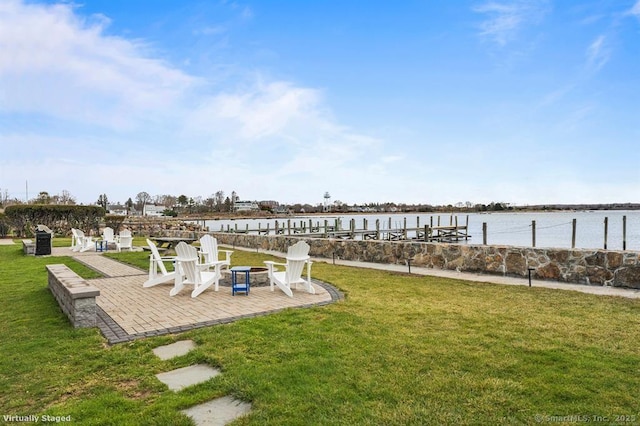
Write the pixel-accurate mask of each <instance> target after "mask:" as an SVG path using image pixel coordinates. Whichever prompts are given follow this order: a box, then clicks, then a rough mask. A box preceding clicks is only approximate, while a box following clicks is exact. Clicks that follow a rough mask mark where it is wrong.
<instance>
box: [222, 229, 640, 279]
mask: <svg viewBox="0 0 640 426" xmlns="http://www.w3.org/2000/svg"><path fill="white" fill-rule="evenodd" d="M212 235H213V236H215V237H216V238H217V239H218V242H220V243H221V244H228V245H236V246H240V247H249V248H260V249H262V250H273V251H278V252H286V251H287V248H288V247H289V246H291V245H293V244H295V243H296V242H297V241H298V240H300V239H301V238H297V237H294V236H265V235H250V234H228V233H221V232H213V233H212ZM304 240H305V241H306V242H307V243H309V245H310V246H311V250H310V254H311V255H312V256H315V257H324V258H327V259H332V258H333V257H334V256H335V258H336V259H343V260H352V261H359V262H374V263H390V264H402V265H404V264H406V263H407V261H410V262H411V265H412V266H418V267H426V268H434V269H448V270H456V271H461V272H476V273H487V274H499V275H508V276H517V277H527V276H528V275H529V268H531V269H532V271H531V277H532V278H535V279H541V280H550V281H560V282H567V283H577V284H587V285H605V286H614V287H627V288H635V289H640V252H635V251H614V250H597V249H593V250H585V249H579V250H578V249H573V250H571V249H559V248H546V249H545V248H529V247H511V246H483V245H462V244H443V243H425V242H413V241H375V240H367V241H357V240H355V241H354V240H335V239H327V238H304Z"/></svg>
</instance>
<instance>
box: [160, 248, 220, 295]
mask: <svg viewBox="0 0 640 426" xmlns="http://www.w3.org/2000/svg"><path fill="white" fill-rule="evenodd" d="M176 253H177V255H178V256H177V257H176V263H177V265H176V269H177V270H178V274H177V275H176V279H175V281H174V287H173V288H172V289H171V291H170V292H169V295H171V296H175V295H176V294H178V293H179V292H180V291H181V290H182V289H183V288H184V287H185V285H193V291H192V292H191V297H197V296H198V295H199V294H200V293H202V292H203V291H205V290H206V289H208V288H209V287H211V286H212V285H213V286H214V290H215V291H218V283H219V281H220V276H221V275H222V274H221V266H222V265H221V264H220V263H218V264H216V265H215V266H214V269H213V272H209V271H203V270H202V268H201V265H200V264H199V263H198V250H196V248H195V247H193V246H190V245H188V244H187V243H185V242H184V241H181V242H179V243H178V245H177V246H176Z"/></svg>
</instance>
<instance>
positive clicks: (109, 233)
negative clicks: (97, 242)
mask: <svg viewBox="0 0 640 426" xmlns="http://www.w3.org/2000/svg"><path fill="white" fill-rule="evenodd" d="M102 241H104V244H106V245H107V248H109V244H112V245H116V236H115V234H114V232H113V228H110V227H108V226H107V227H106V228H104V229H103V230H102Z"/></svg>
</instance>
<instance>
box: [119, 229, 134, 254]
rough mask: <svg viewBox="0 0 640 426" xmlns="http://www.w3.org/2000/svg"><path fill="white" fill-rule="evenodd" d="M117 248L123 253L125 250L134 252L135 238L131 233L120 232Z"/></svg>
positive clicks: (126, 231) (126, 230)
mask: <svg viewBox="0 0 640 426" xmlns="http://www.w3.org/2000/svg"><path fill="white" fill-rule="evenodd" d="M116 248H117V249H118V251H122V249H123V248H124V249H129V250H133V236H132V235H131V231H129V230H128V229H125V230H123V231H122V232H120V234H119V235H118V237H117V238H116Z"/></svg>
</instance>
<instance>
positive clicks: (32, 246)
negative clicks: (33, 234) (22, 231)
mask: <svg viewBox="0 0 640 426" xmlns="http://www.w3.org/2000/svg"><path fill="white" fill-rule="evenodd" d="M22 251H24V254H27V255H32V256H35V255H36V243H35V242H33V240H28V239H27V240H22Z"/></svg>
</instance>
